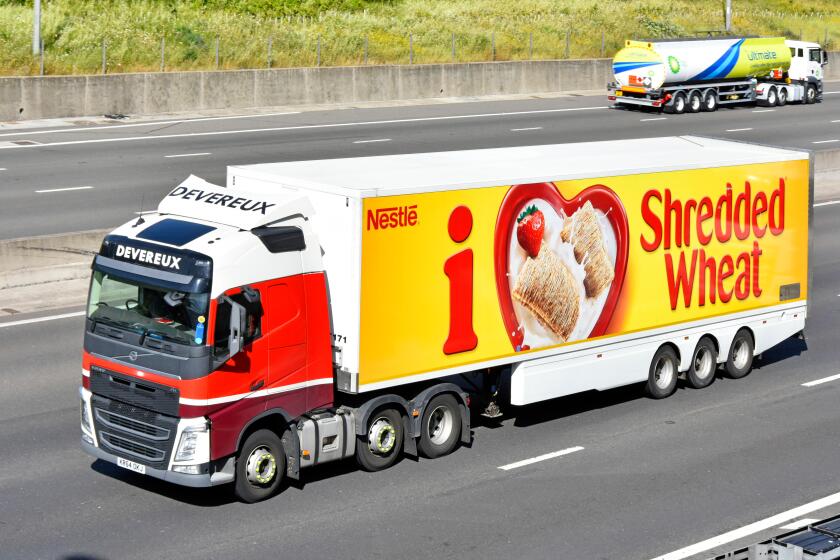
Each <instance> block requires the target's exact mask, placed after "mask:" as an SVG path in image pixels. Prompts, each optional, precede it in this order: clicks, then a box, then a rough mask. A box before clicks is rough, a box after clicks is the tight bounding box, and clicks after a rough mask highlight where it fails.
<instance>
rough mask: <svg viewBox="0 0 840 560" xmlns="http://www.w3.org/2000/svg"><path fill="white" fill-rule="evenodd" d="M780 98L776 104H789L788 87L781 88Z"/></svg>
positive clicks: (781, 105)
mask: <svg viewBox="0 0 840 560" xmlns="http://www.w3.org/2000/svg"><path fill="white" fill-rule="evenodd" d="M778 95H779V98H778V100H777V101H776V105H778V106H779V107H784V106H785V105H787V88H779V94H778Z"/></svg>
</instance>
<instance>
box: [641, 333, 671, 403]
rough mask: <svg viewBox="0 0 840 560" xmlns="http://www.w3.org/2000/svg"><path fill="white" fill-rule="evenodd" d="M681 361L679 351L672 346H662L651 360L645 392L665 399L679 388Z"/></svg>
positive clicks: (650, 395)
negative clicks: (678, 374) (678, 378)
mask: <svg viewBox="0 0 840 560" xmlns="http://www.w3.org/2000/svg"><path fill="white" fill-rule="evenodd" d="M678 368H679V363H678V360H677V353H676V352H674V349H673V348H671V347H670V346H662V347H660V348H659V350H657V351H656V354H654V355H653V359H652V360H651V361H650V371H649V372H648V381H647V385H645V394H647V396H649V397H651V398H653V399H664V398H665V397H669V396H671V394H673V392H674V391H675V390H676V389H677V373H678Z"/></svg>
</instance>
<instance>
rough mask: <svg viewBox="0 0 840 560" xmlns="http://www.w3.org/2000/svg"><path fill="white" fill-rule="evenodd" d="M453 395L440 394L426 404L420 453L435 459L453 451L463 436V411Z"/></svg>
mask: <svg viewBox="0 0 840 560" xmlns="http://www.w3.org/2000/svg"><path fill="white" fill-rule="evenodd" d="M459 408H460V407H459V406H458V401H456V400H455V397H453V396H452V395H438V396H436V397H435V398H433V399H432V400H431V401H430V402H429V404H427V405H426V410H424V411H423V420H422V425H421V432H420V446H419V449H420V453H422V454H423V456H424V457H426V458H429V459H435V458H437V457H441V456H443V455H448V454H449V453H452V451H453V450H454V449H455V447H456V446H457V445H458V441H459V438H460V436H461V411H460V409H459Z"/></svg>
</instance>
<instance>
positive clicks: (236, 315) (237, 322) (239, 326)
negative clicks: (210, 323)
mask: <svg viewBox="0 0 840 560" xmlns="http://www.w3.org/2000/svg"><path fill="white" fill-rule="evenodd" d="M225 301H227V302H228V303H229V304H230V334H229V335H228V350H229V352H230V353H229V354H228V359H230V358H232V357H234V356H236V355H237V354H239V352H241V351H242V345H243V342H244V340H245V334H244V333H245V308H244V307H242V306H241V305H239V304H238V303H236V302H235V301H233V300H232V299H230V298H229V297H227V296H225Z"/></svg>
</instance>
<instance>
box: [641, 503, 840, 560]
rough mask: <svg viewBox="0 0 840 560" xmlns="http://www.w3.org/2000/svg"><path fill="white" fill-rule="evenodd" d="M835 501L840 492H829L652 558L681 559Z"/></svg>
mask: <svg viewBox="0 0 840 560" xmlns="http://www.w3.org/2000/svg"><path fill="white" fill-rule="evenodd" d="M837 503H840V492H837V493H836V494H831V495H830V496H826V497H825V498H820V499H819V500H814V501H813V502H808V503H807V504H803V505H801V506H799V507H795V508H793V509H789V510H787V511H783V512H782V513H777V514H776V515H773V516H770V517H767V518H765V519H762V520H760V521H756V522H755V523H750V524H749V525H744V526H743V527H741V528H740V529H734V530H732V531H729V532H728V533H723V534H722V535H718V536H716V537H712V538H710V539H706V540H705V541H700V542H699V543H695V544H692V545H690V546H687V547H685V548H681V549H679V550H675V551H673V552H669V553H668V554H663V555H662V556H657V557H656V558H654V559H653V560H682V559H683V558H688V557H689V556H694V555H695V554H699V553H701V552H703V551H706V550H709V549H710V548H714V547H716V546H720V545H722V544H726V543H730V542H732V541H737V540H738V539H742V538H744V537H747V536H749V535H752V534H755V533H758V532H760V531H764V530H765V529H769V528H771V527H776V526H777V525H779V524H781V523H784V522H786V521H790V520H791V519H796V518H797V517H802V516H803V515H806V514H808V513H811V512H812V511H817V510H819V509H823V508H826V507H829V506H833V505H834V504H837Z"/></svg>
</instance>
